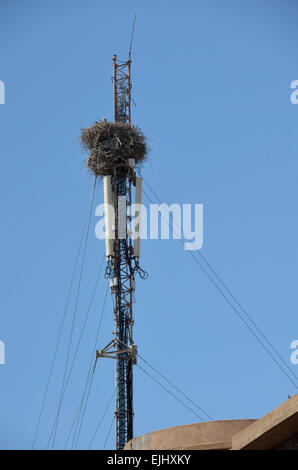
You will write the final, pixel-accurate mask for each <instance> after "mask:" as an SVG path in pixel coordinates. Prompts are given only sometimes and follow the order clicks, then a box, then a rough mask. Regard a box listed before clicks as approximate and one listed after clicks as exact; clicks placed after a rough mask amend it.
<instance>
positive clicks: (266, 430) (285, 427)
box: [124, 394, 298, 450]
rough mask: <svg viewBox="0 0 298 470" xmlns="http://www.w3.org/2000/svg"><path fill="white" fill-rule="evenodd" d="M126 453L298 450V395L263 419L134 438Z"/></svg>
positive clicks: (197, 425)
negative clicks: (140, 451) (128, 451)
mask: <svg viewBox="0 0 298 470" xmlns="http://www.w3.org/2000/svg"><path fill="white" fill-rule="evenodd" d="M124 450H298V394H297V395H295V396H294V397H292V398H289V399H288V400H287V401H286V402H285V403H283V404H282V405H280V406H279V407H278V408H275V409H274V410H273V411H271V412H270V413H268V414H266V415H265V416H263V417H262V418H260V419H234V420H227V421H208V422H204V423H194V424H187V425H185V426H176V427H173V428H168V429H162V430H160V431H155V432H151V433H148V434H144V435H143V436H139V437H135V438H134V439H132V440H131V441H129V442H128V443H127V444H126V445H125V447H124Z"/></svg>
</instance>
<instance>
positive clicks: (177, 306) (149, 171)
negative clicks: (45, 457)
mask: <svg viewBox="0 0 298 470" xmlns="http://www.w3.org/2000/svg"><path fill="white" fill-rule="evenodd" d="M134 14H136V15H137V23H136V29H135V41H134V47H133V68H132V74H133V98H134V101H135V103H136V107H135V108H134V109H133V122H134V123H135V124H137V125H139V126H140V127H141V128H142V129H143V131H144V132H145V134H146V135H147V136H148V141H149V145H150V148H151V153H150V156H149V159H148V162H147V163H146V165H145V166H144V169H143V175H144V177H145V178H146V180H147V181H148V182H149V183H150V185H151V186H152V187H153V188H154V189H155V191H156V192H157V193H158V194H159V196H160V198H161V199H162V200H163V201H164V202H166V203H173V202H178V203H203V204H204V245H203V248H202V254H203V255H204V256H205V257H206V258H207V259H208V261H209V262H210V263H211V264H212V265H213V266H214V268H215V269H216V270H217V272H218V273H219V274H220V276H221V277H222V278H223V280H224V281H225V282H226V283H227V284H228V285H229V287H230V288H231V290H232V292H233V293H234V295H236V296H237V298H238V299H239V300H240V301H241V303H242V304H243V306H244V307H245V308H246V309H247V310H248V312H249V313H250V315H251V316H252V317H253V319H254V320H255V321H256V322H257V324H258V325H259V327H260V328H261V329H262V330H263V331H264V332H265V333H266V335H267V336H268V337H269V338H270V340H271V341H272V343H274V345H275V346H276V348H277V349H278V350H279V351H280V353H281V355H282V356H283V357H284V359H285V361H286V362H287V363H288V365H289V367H291V368H292V369H293V371H294V372H295V373H296V375H297V371H298V370H297V367H298V366H294V365H291V362H290V354H291V350H290V343H291V342H292V341H293V340H295V339H297V337H298V330H297V262H298V251H297V235H298V223H297V203H298V198H297V172H298V163H297V154H298V135H297V125H298V106H294V105H293V104H291V102H290V93H291V90H290V83H291V82H292V81H293V80H295V79H298V63H297V51H296V44H297V39H298V31H297V16H298V8H297V3H296V2H295V1H294V0H293V1H270V2H268V1H264V0H258V1H256V0H250V1H249V0H246V1H245V0H243V1H241V2H239V1H236V0H235V1H232V0H227V1H225V2H222V1H220V0H212V1H210V0H208V1H207V0H200V1H190V0H186V1H184V2H178V1H176V0H175V1H165V0H163V1H159V2H157V1H151V2H150V3H149V2H144V1H131V0H128V1H127V2H121V1H114V0H112V1H110V2H103V1H101V0H99V1H95V0H86V1H84V2H82V1H78V0H72V1H69V0H63V1H58V0H53V1H48V0H47V1H45V0H43V1H29V0H24V1H22V2H21V1H17V0H12V1H7V0H6V1H5V0H2V1H1V5H0V38H1V40H0V57H1V62H0V64H1V67H0V80H3V81H4V83H5V86H6V104H5V105H1V106H0V132H1V139H0V152H1V161H2V167H1V173H0V180H1V184H0V188H1V199H0V201H1V202H0V204H1V218H2V230H1V260H2V261H1V273H0V276H1V324H0V339H1V340H2V341H4V342H5V345H6V365H1V366H0V382H1V401H0V416H1V420H0V421H1V423H0V447H1V448H2V449H20V448H22V449H23V448H31V445H32V440H33V435H34V430H35V427H36V423H37V417H38V413H39V411H40V406H41V401H42V397H43V392H44V388H45V384H46V380H47V377H48V374H49V367H50V362H51V358H52V355H53V350H54V346H55V341H56V338H57V334H58V328H59V324H60V321H61V316H62V313H63V307H64V304H65V299H66V295H67V288H68V285H69V282H70V277H71V271H72V266H73V263H74V257H75V253H76V249H77V246H78V241H79V237H80V233H81V228H82V223H83V219H84V215H85V213H86V208H87V205H88V200H89V197H90V192H91V186H92V178H91V177H90V176H89V175H88V173H87V172H86V171H85V169H84V164H83V159H84V158H85V156H84V155H83V154H82V152H81V149H80V146H79V135H80V129H81V128H82V127H86V126H88V125H90V124H91V123H93V122H94V121H95V120H98V119H102V118H103V117H104V116H105V117H107V119H112V103H113V102H112V84H111V74H112V56H113V54H114V53H117V54H118V55H119V57H120V58H126V56H127V52H128V46H129V37H130V30H131V24H132V20H133V15H134ZM102 199H103V195H102V188H101V187H98V188H97V190H96V203H100V202H102ZM96 220H97V219H96V218H95V216H94V212H93V214H92V219H91V235H90V240H89V244H88V250H87V258H86V269H85V271H84V276H83V282H82V289H81V296H80V298H79V305H78V316H77V323H76V326H75V340H77V338H78V334H79V331H80V328H81V325H82V323H83V321H84V318H85V315H86V309H87V306H88V302H89V299H90V295H91V292H92V288H93V284H94V280H95V277H96V272H97V268H98V265H99V263H100V261H101V259H102V256H103V253H104V243H103V242H101V241H98V240H97V239H96V238H95V235H94V227H95V223H96ZM142 266H143V267H144V268H145V269H146V270H147V271H148V272H149V278H148V280H146V281H141V280H140V281H137V292H136V298H137V302H136V305H135V330H134V337H135V341H136V343H137V344H138V346H139V352H140V354H141V355H142V356H143V357H144V358H146V359H147V360H148V361H150V362H151V363H152V364H154V365H155V366H156V367H157V368H158V369H159V370H160V371H161V372H162V373H164V374H165V375H166V376H167V377H168V378H169V379H171V380H172V381H174V382H175V383H176V384H177V385H178V386H179V387H180V388H182V389H183V391H184V392H185V393H187V394H188V395H189V396H190V397H192V398H193V399H194V400H195V401H196V402H197V403H198V404H199V405H201V406H202V407H203V408H204V409H205V410H206V411H207V412H208V413H209V414H210V415H211V416H212V417H214V418H215V419H233V418H257V417H260V416H262V415H264V414H265V413H267V412H268V411H270V410H271V409H272V408H274V407H276V406H278V405H279V404H280V403H282V402H283V401H285V400H286V399H287V397H288V394H293V393H295V389H294V387H293V385H291V383H290V382H289V381H288V380H287V378H286V377H284V375H282V374H281V372H280V370H279V369H278V368H277V367H276V365H275V364H274V363H273V361H272V360H271V359H270V358H269V357H268V356H267V355H266V353H265V352H264V350H263V349H262V348H261V346H260V345H259V344H258V343H257V341H256V340H255V338H254V337H253V336H252V335H251V334H250V332H249V331H248V330H247V329H246V328H245V327H244V326H243V324H242V323H241V322H240V321H239V319H238V318H237V316H236V315H235V313H234V312H233V310H232V309H231V307H230V306H229V305H228V304H227V303H226V302H225V300H224V299H223V298H222V297H221V296H220V295H219V294H218V292H217V291H216V290H215V288H214V286H213V285H212V284H211V283H210V281H209V280H208V279H207V278H206V276H205V275H204V274H203V273H202V272H201V271H200V269H199V268H198V266H197V265H196V264H195V263H194V262H193V260H192V259H191V257H190V256H189V255H188V254H187V253H186V252H185V251H184V250H183V247H182V246H181V244H180V243H179V241H177V240H170V241H166V240H148V241H144V242H143V243H142ZM105 291H106V281H105V280H104V279H103V277H102V276H101V279H100V282H99V286H98V289H97V293H96V297H95V301H94V305H93V308H92V311H91V313H90V318H89V320H88V323H87V327H86V332H85V335H84V336H83V340H82V344H81V347H80V350H79V357H78V360H77V361H76V363H75V367H74V373H73V375H72V378H71V381H70V384H69V389H68V391H67V393H66V396H65V400H64V404H63V408H62V413H61V420H60V422H59V427H58V431H57V440H56V446H57V447H62V448H63V446H64V444H65V440H66V436H67V434H68V432H69V429H70V426H71V422H72V419H73V417H74V413H75V411H76V409H77V406H78V403H79V400H80V397H81V395H82V391H83V389H84V385H85V380H86V375H87V369H88V365H89V361H90V353H91V351H92V344H93V341H94V335H95V330H96V327H97V324H98V319H99V316H100V312H101V309H102V304H103V298H104V294H105ZM73 305H74V298H72V300H71V308H70V310H69V312H68V316H67V325H66V329H65V330H64V332H63V336H62V345H61V348H60V349H59V352H58V357H57V363H56V364H55V369H54V378H53V382H52V383H51V387H50V390H49V396H48V400H47V402H46V407H45V413H44V415H43V418H42V422H41V426H40V430H39V433H38V437H37V444H36V446H37V448H45V447H46V444H47V441H48V438H49V433H50V428H51V423H52V422H53V418H54V415H55V412H56V410H57V402H58V394H59V390H60V388H59V387H61V380H62V374H63V370H64V360H65V354H66V346H67V338H68V335H69V330H70V318H71V313H72V309H73ZM112 319H113V314H112V303H111V299H110V296H108V302H107V306H106V309H105V312H104V317H103V323H102V329H101V332H100V337H99V340H98V347H99V348H101V347H103V346H105V344H106V343H107V342H109V341H110V339H111V337H112V330H113V322H112ZM72 353H73V350H72ZM113 386H114V364H113V363H112V362H111V361H107V360H106V361H104V360H103V361H102V362H100V364H98V367H97V370H96V373H95V376H94V381H93V385H92V389H91V392H90V399H89V402H88V408H87V410H86V417H85V421H84V424H83V426H82V432H81V435H80V440H79V447H81V448H86V447H87V446H88V443H89V441H90V439H91V437H92V434H93V432H94V430H95V428H96V425H97V423H98V421H99V419H100V417H101V415H102V412H103V409H104V407H105V406H106V403H107V401H108V400H109V397H110V395H111V393H112V391H113ZM112 416H113V405H111V407H110V408H109V410H108V413H107V415H106V418H105V420H104V421H103V424H102V427H101V428H100V430H99V432H98V434H97V436H96V439H95V440H94V443H93V448H102V447H103V445H104V442H105V439H106V436H107V432H108V429H109V427H110V424H111V420H112ZM196 421H197V418H196V417H195V416H194V415H192V414H191V413H190V412H189V411H188V410H187V409H185V408H183V407H182V406H181V405H180V404H179V403H177V402H176V401H175V400H174V399H173V398H172V397H171V396H169V395H168V394H166V393H165V392H164V391H163V390H162V389H161V388H160V387H159V386H158V385H156V384H155V383H154V382H153V381H151V380H150V378H149V377H147V376H145V375H144V374H143V373H142V371H141V370H139V369H137V368H136V369H135V434H136V435H139V434H143V433H146V432H150V431H153V430H157V429H160V428H164V427H169V426H176V425H180V424H187V423H192V422H196ZM113 445H114V431H112V432H111V434H110V437H109V439H108V441H107V448H113Z"/></svg>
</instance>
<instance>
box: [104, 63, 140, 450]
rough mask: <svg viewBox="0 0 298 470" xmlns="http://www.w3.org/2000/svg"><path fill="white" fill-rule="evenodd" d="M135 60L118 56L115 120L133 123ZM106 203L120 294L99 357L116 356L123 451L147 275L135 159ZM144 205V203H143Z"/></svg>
mask: <svg viewBox="0 0 298 470" xmlns="http://www.w3.org/2000/svg"><path fill="white" fill-rule="evenodd" d="M130 67H131V60H130V58H129V60H127V61H125V62H117V57H116V55H114V57H113V85H114V121H115V122H119V121H121V122H124V123H129V124H130V123H131V79H130ZM104 185H105V202H107V201H108V202H111V201H112V204H113V206H114V209H115V224H114V225H115V226H114V232H115V236H114V240H112V242H111V240H106V250H107V269H106V277H108V278H110V287H111V290H112V293H113V296H114V325H115V331H114V340H113V341H111V342H110V343H109V344H108V345H107V346H106V347H105V348H104V349H103V350H101V351H97V357H113V358H115V360H116V410H115V423H116V449H123V447H124V445H125V443H126V442H127V441H129V440H130V439H132V438H133V416H134V411H133V365H134V364H135V363H136V355H137V347H136V345H135V344H134V342H133V323H134V322H133V309H132V305H133V292H134V290H135V273H136V272H138V273H139V274H140V275H141V277H145V273H144V271H142V270H141V269H140V267H139V243H140V241H139V240H138V241H136V240H135V241H134V246H132V240H131V236H129V234H128V230H127V227H128V224H129V222H130V221H131V215H127V209H128V213H129V214H130V208H131V204H132V186H133V185H135V186H136V194H139V199H140V197H141V196H140V194H141V178H136V174H135V171H134V160H132V161H130V165H129V166H128V167H127V168H123V167H119V168H115V170H114V174H113V175H111V176H106V177H105V178H104ZM139 202H140V201H139Z"/></svg>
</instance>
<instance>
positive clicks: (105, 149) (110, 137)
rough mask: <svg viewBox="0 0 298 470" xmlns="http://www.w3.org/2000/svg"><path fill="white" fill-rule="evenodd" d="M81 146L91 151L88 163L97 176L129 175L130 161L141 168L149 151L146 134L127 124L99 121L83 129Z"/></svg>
mask: <svg viewBox="0 0 298 470" xmlns="http://www.w3.org/2000/svg"><path fill="white" fill-rule="evenodd" d="M81 144H82V147H83V149H84V150H86V151H89V152H90V153H89V156H88V158H87V161H86V164H87V166H88V167H89V169H90V170H91V171H92V172H93V173H94V174H95V175H96V176H98V175H113V174H116V173H118V174H119V173H121V174H127V172H128V171H129V169H130V165H129V159H130V158H132V159H134V160H135V163H136V165H137V166H139V164H140V163H142V162H143V161H144V160H145V157H146V154H147V150H148V149H147V144H146V139H145V136H144V134H143V133H142V131H141V130H140V129H138V128H137V127H134V126H133V125H132V124H129V123H126V122H107V121H98V122H96V123H95V124H93V125H92V126H90V127H87V128H86V129H82V135H81Z"/></svg>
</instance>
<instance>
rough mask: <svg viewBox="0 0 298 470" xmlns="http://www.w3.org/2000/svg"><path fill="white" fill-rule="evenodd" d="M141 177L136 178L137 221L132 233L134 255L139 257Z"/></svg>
mask: <svg viewBox="0 0 298 470" xmlns="http://www.w3.org/2000/svg"><path fill="white" fill-rule="evenodd" d="M142 183H143V180H142V178H136V204H135V212H136V214H137V223H136V224H135V235H134V256H135V258H138V259H139V258H140V251H141V218H142V186H143V185H142Z"/></svg>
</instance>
